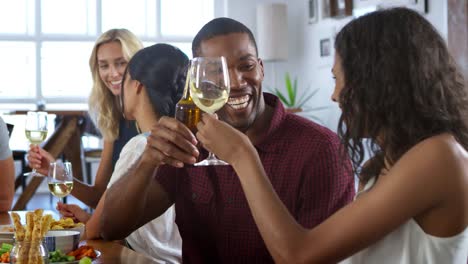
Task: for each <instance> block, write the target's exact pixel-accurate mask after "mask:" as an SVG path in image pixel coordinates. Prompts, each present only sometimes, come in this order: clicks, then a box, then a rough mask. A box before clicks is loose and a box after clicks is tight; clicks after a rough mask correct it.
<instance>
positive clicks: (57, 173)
mask: <svg viewBox="0 0 468 264" xmlns="http://www.w3.org/2000/svg"><path fill="white" fill-rule="evenodd" d="M47 183H48V185H49V191H50V192H51V193H52V194H53V195H54V196H56V197H58V198H59V200H60V201H61V202H63V198H64V197H65V196H67V195H68V194H70V192H71V191H72V189H73V170H72V164H71V163H70V162H61V161H55V162H51V163H50V166H49V175H48V177H47Z"/></svg>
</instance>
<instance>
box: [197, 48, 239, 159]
mask: <svg viewBox="0 0 468 264" xmlns="http://www.w3.org/2000/svg"><path fill="white" fill-rule="evenodd" d="M189 87H190V95H191V96H192V100H193V102H194V103H195V105H196V106H198V107H199V108H200V109H201V110H203V111H205V112H207V113H210V114H213V113H215V112H216V111H218V110H219V109H220V108H221V107H223V106H224V104H226V102H227V100H228V98H229V91H230V85H229V73H228V68H227V63H226V59H225V58H224V57H197V58H194V59H193V60H192V64H191V68H190V78H189ZM194 165H195V166H210V165H229V164H228V163H227V162H225V161H222V160H220V159H217V158H216V156H215V155H214V154H213V153H211V152H210V153H209V154H208V157H207V158H206V159H204V160H202V161H200V162H197V163H195V164H194Z"/></svg>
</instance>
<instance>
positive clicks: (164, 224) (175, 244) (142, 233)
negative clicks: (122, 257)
mask: <svg viewBox="0 0 468 264" xmlns="http://www.w3.org/2000/svg"><path fill="white" fill-rule="evenodd" d="M145 146H146V136H145V135H144V134H140V135H137V136H135V137H133V138H132V139H130V140H129V141H128V142H127V144H125V146H124V147H123V149H122V152H120V157H119V159H118V160H117V163H116V164H115V169H114V173H112V177H111V179H110V180H109V184H108V186H107V187H108V188H109V187H110V186H111V185H112V184H114V183H115V182H116V181H117V180H118V179H120V177H121V176H122V175H125V174H126V173H127V172H128V171H129V169H130V168H131V167H132V166H133V165H134V164H135V163H136V162H137V161H138V159H139V158H140V156H141V154H142V153H143V150H144V149H145ZM127 242H128V243H129V244H130V246H131V247H132V248H133V249H134V250H135V251H138V252H142V253H145V254H146V255H148V256H150V257H152V258H153V259H154V260H155V261H156V262H157V263H181V262H182V239H181V237H180V234H179V228H178V227H177V225H176V223H175V208H174V206H171V207H169V209H167V211H166V212H165V213H164V214H162V215H161V216H159V217H158V218H156V219H153V220H152V221H151V222H148V223H147V224H145V225H144V226H142V227H140V228H139V229H137V230H136V231H134V232H133V233H131V234H130V235H129V236H128V237H127Z"/></svg>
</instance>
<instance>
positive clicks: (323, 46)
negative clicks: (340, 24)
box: [320, 38, 332, 57]
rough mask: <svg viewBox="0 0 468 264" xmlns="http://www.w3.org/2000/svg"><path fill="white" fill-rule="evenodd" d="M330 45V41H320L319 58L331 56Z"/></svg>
mask: <svg viewBox="0 0 468 264" xmlns="http://www.w3.org/2000/svg"><path fill="white" fill-rule="evenodd" d="M331 50H332V45H331V39H330V38H325V39H321V40H320V57H329V56H330V55H331Z"/></svg>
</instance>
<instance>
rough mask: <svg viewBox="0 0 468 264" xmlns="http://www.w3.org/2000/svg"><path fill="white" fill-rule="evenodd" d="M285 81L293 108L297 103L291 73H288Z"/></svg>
mask: <svg viewBox="0 0 468 264" xmlns="http://www.w3.org/2000/svg"><path fill="white" fill-rule="evenodd" d="M285 81H286V91H287V92H288V97H289V102H290V103H291V106H293V105H294V103H295V101H296V95H295V94H294V89H293V86H292V84H291V77H290V76H289V73H286V77H285Z"/></svg>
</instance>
